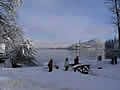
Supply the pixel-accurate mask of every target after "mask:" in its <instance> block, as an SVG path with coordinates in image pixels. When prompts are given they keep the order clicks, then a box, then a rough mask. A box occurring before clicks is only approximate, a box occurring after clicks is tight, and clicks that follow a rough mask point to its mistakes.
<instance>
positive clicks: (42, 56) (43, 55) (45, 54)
mask: <svg viewBox="0 0 120 90" xmlns="http://www.w3.org/2000/svg"><path fill="white" fill-rule="evenodd" d="M97 54H98V52H96V50H94V49H87V50H85V49H84V50H82V49H81V50H80V51H79V50H78V51H76V50H65V49H39V58H38V60H39V61H40V63H41V64H44V63H46V62H48V61H49V60H50V58H53V60H54V62H55V63H57V64H63V63H64V60H65V58H66V57H68V58H69V60H70V61H71V62H73V60H74V58H75V57H76V56H80V60H86V59H89V60H95V59H96V56H97Z"/></svg>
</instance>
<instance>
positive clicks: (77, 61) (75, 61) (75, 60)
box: [74, 56, 79, 65]
mask: <svg viewBox="0 0 120 90" xmlns="http://www.w3.org/2000/svg"><path fill="white" fill-rule="evenodd" d="M77 64H79V57H78V56H76V58H75V59H74V65H77Z"/></svg>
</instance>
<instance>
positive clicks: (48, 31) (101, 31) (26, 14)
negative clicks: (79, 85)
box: [18, 0, 115, 43]
mask: <svg viewBox="0 0 120 90" xmlns="http://www.w3.org/2000/svg"><path fill="white" fill-rule="evenodd" d="M18 17H19V18H18V22H19V24H20V25H21V27H22V28H23V31H24V35H25V37H27V38H31V39H32V40H36V41H40V42H53V43H75V42H77V41H79V40H81V41H85V40H91V39H102V40H105V39H110V38H113V36H114V35H115V29H114V28H113V25H112V24H111V23H112V20H111V12H110V11H109V10H108V7H107V5H105V4H104V0H24V2H23V5H22V7H21V8H20V9H19V12H18Z"/></svg>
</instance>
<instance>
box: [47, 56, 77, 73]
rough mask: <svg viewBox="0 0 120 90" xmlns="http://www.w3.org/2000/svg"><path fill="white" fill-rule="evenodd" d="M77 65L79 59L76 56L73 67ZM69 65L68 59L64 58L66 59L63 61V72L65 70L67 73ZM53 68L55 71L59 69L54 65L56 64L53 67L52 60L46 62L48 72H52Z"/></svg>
mask: <svg viewBox="0 0 120 90" xmlns="http://www.w3.org/2000/svg"><path fill="white" fill-rule="evenodd" d="M77 64H79V57H78V56H76V58H75V59H74V65H77ZM69 65H70V63H69V59H68V58H66V59H65V63H64V70H65V71H68V69H69ZM53 66H54V67H55V68H56V69H59V66H58V65H56V64H55V65H53V59H50V61H49V62H48V69H49V72H52V71H53Z"/></svg>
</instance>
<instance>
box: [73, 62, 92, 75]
mask: <svg viewBox="0 0 120 90" xmlns="http://www.w3.org/2000/svg"><path fill="white" fill-rule="evenodd" d="M72 69H73V70H74V71H75V72H76V71H78V72H81V73H84V74H88V72H89V69H90V65H88V64H77V65H73V66H72Z"/></svg>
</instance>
